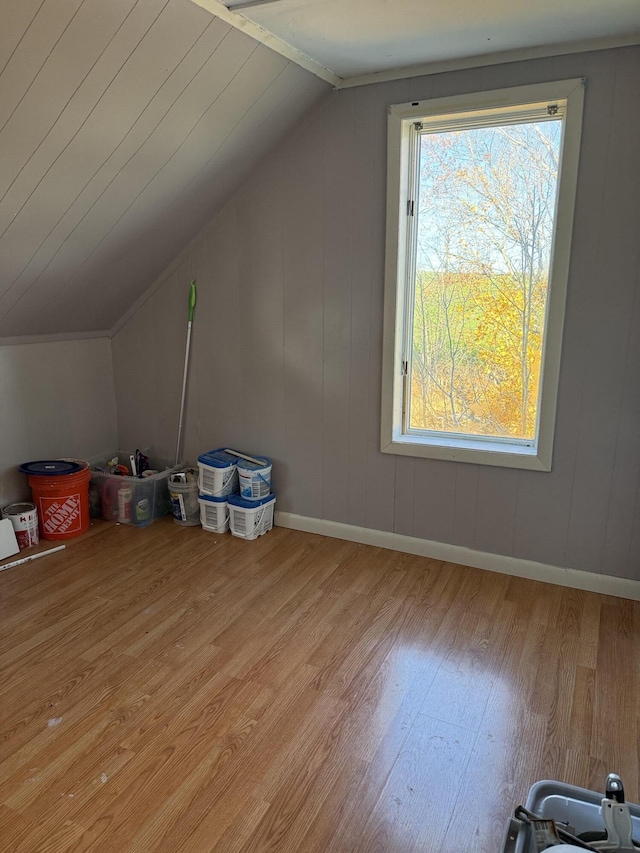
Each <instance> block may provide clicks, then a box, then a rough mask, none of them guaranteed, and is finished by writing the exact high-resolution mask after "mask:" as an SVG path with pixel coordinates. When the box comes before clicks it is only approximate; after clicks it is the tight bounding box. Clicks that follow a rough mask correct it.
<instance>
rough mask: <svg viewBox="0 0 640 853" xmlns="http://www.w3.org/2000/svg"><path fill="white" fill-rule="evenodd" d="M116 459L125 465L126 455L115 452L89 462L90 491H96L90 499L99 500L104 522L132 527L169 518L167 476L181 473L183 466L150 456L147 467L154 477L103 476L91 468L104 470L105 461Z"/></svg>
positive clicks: (121, 452) (169, 502) (147, 524)
mask: <svg viewBox="0 0 640 853" xmlns="http://www.w3.org/2000/svg"><path fill="white" fill-rule="evenodd" d="M114 456H117V457H118V458H119V460H120V462H122V463H123V464H125V465H126V464H128V461H129V454H128V453H125V452H124V451H121V450H116V451H114V452H113V453H112V454H110V455H109V456H104V457H101V458H100V459H94V460H92V461H91V485H90V489H91V490H92V491H95V492H97V495H96V494H94V496H93V498H92V499H96V498H97V497H99V499H100V505H101V516H102V518H104V520H105V521H118V522H120V523H121V524H133V525H134V526H136V527H148V526H149V525H150V524H152V523H153V521H155V519H156V518H161V517H162V516H163V515H169V514H170V512H171V498H170V497H169V488H168V484H169V476H170V475H171V474H172V473H173V472H174V471H180V470H182V469H183V468H184V465H182V464H181V465H172V464H171V462H169V461H167V460H166V459H159V458H158V457H154V456H151V457H149V466H150V468H151V469H152V470H157V471H158V473H157V474H151V475H150V476H149V477H127V476H122V475H120V476H118V475H116V474H102V473H100V472H98V471H95V470H94V468H96V467H98V468H105V467H106V465H107V462H108V461H109V460H110V459H113V457H114Z"/></svg>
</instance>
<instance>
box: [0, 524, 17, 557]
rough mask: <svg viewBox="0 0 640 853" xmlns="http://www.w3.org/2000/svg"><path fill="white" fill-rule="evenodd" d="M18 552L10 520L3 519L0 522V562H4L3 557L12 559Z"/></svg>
mask: <svg viewBox="0 0 640 853" xmlns="http://www.w3.org/2000/svg"><path fill="white" fill-rule="evenodd" d="M19 550H20V548H19V547H18V540H17V539H16V532H15V530H14V529H13V524H11V519H9V518H3V519H2V520H0V560H4V558H5V557H13V555H14V554H17V553H18V551H19Z"/></svg>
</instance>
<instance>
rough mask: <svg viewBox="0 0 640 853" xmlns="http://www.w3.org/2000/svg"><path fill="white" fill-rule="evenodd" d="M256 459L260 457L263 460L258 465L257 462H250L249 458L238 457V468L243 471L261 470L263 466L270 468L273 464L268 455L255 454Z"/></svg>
mask: <svg viewBox="0 0 640 853" xmlns="http://www.w3.org/2000/svg"><path fill="white" fill-rule="evenodd" d="M253 458H254V459H260V460H261V462H260V464H259V465H257V464H256V463H255V462H249V461H248V460H247V459H238V468H242V470H243V471H261V470H262V469H263V468H268V467H269V465H271V460H270V459H269V457H268V456H254V457H253Z"/></svg>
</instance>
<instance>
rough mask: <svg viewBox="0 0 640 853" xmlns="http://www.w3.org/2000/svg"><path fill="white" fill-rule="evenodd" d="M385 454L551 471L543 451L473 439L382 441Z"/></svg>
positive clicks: (410, 437) (402, 438) (402, 437)
mask: <svg viewBox="0 0 640 853" xmlns="http://www.w3.org/2000/svg"><path fill="white" fill-rule="evenodd" d="M380 450H381V451H382V453H392V454H396V455H399V456H415V457H419V458H426V459H443V460H448V461H450V462H472V463H475V464H476V465H494V466H497V467H499V468H521V469H523V470H528V471H551V452H548V453H545V452H544V451H543V450H542V449H541V448H540V447H537V448H536V447H521V446H519V445H512V444H502V443H501V442H497V441H496V442H488V441H473V439H459V438H452V439H450V440H447V439H443V438H441V437H438V438H437V439H430V438H426V437H424V436H414V435H399V436H395V437H394V438H392V439H391V440H390V441H385V439H384V438H383V440H382V445H381V447H380Z"/></svg>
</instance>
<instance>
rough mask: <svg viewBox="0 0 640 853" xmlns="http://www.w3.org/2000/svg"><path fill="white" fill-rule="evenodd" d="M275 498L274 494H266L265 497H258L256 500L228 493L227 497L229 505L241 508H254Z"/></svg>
mask: <svg viewBox="0 0 640 853" xmlns="http://www.w3.org/2000/svg"><path fill="white" fill-rule="evenodd" d="M275 499H276V496H275V495H267V496H266V498H259V499H258V500H257V501H249V500H247V499H246V498H241V497H240V495H229V496H228V498H227V500H228V501H229V503H230V504H231V506H240V507H242V508H243V509H255V508H256V507H257V506H263V505H264V504H268V503H271V501H275Z"/></svg>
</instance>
